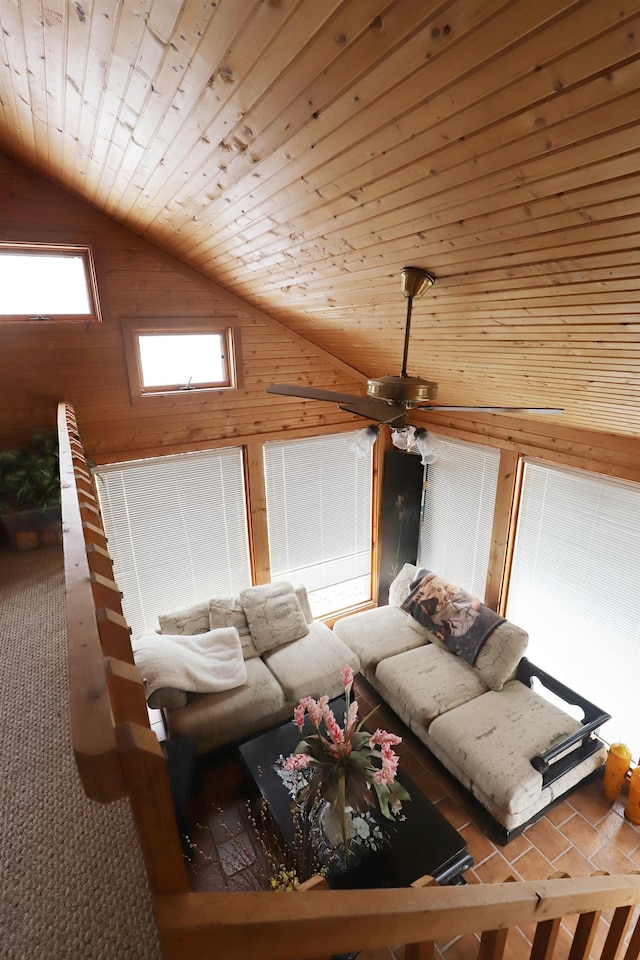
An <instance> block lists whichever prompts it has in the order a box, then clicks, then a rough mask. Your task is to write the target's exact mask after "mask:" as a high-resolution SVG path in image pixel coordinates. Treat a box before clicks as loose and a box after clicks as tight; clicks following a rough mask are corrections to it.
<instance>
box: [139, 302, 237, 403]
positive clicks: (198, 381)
mask: <svg viewBox="0 0 640 960" xmlns="http://www.w3.org/2000/svg"><path fill="white" fill-rule="evenodd" d="M236 333H237V331H234V330H232V328H231V327H224V328H220V327H217V326H214V324H213V323H212V321H211V320H192V319H191V320H188V321H185V323H184V325H182V324H180V325H179V324H178V323H176V321H175V320H125V321H123V334H124V341H125V353H126V357H127V368H128V373H129V385H130V390H131V398H132V400H133V401H134V402H135V401H136V400H138V399H140V398H141V397H148V396H153V395H158V394H164V393H181V394H189V393H191V392H192V391H201V390H224V389H229V388H232V387H235V386H236V376H235V370H236V362H235V361H236V357H235V351H237V336H236Z"/></svg>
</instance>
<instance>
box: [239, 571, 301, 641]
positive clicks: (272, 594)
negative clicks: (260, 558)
mask: <svg viewBox="0 0 640 960" xmlns="http://www.w3.org/2000/svg"><path fill="white" fill-rule="evenodd" d="M240 602H241V604H242V607H243V609H244V612H245V614H246V617H247V622H248V624H249V629H250V630H251V636H252V637H253V642H254V643H255V645H256V647H257V649H258V652H259V653H261V654H262V653H267V652H268V651H269V650H274V649H275V648H276V647H281V646H283V645H284V644H285V643H291V642H292V641H293V640H299V639H300V638H301V637H306V635H307V634H308V633H309V624H308V623H307V620H306V617H305V615H304V613H303V610H302V607H301V606H300V601H299V600H298V598H297V596H296V594H295V592H294V589H293V586H292V585H291V584H290V583H287V582H283V583H265V584H262V585H261V586H258V587H248V588H247V589H246V590H242V591H241V593H240Z"/></svg>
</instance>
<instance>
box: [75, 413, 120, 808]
mask: <svg viewBox="0 0 640 960" xmlns="http://www.w3.org/2000/svg"><path fill="white" fill-rule="evenodd" d="M72 424H75V417H74V416H73V411H72V410H71V409H70V408H69V407H67V405H66V404H60V405H59V407H58V444H59V451H60V487H61V502H62V529H63V545H64V575H65V584H66V619H67V642H68V663H69V699H70V703H69V707H70V712H71V740H72V744H73V752H74V755H75V759H76V765H77V768H78V773H79V774H80V779H81V781H82V786H83V789H84V791H85V793H86V794H87V796H88V797H91V799H93V800H98V801H100V802H102V803H109V802H110V801H112V800H117V799H119V798H120V797H124V796H125V795H126V792H127V790H126V785H125V782H124V779H123V776H122V771H121V768H120V761H119V758H118V748H117V744H116V735H115V729H114V724H113V715H112V712H111V702H110V698H109V691H108V689H107V681H106V676H105V672H104V668H103V663H102V658H103V654H102V647H101V644H100V634H99V632H98V627H97V623H96V616H95V603H94V601H93V596H92V593H91V589H90V571H89V563H88V560H87V552H86V546H85V541H84V536H83V531H82V520H81V515H80V500H79V495H78V491H77V488H76V479H75V464H74V456H77V454H74V453H72V449H71V436H70V429H72Z"/></svg>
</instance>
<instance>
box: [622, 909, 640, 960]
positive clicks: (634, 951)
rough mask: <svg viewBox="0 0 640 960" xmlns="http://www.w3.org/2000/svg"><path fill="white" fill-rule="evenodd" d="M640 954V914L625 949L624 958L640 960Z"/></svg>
mask: <svg viewBox="0 0 640 960" xmlns="http://www.w3.org/2000/svg"><path fill="white" fill-rule="evenodd" d="M639 956H640V916H639V917H638V919H637V920H636V925H635V927H634V928H633V933H632V934H631V937H630V938H629V944H628V946H627V949H626V951H625V955H624V960H638V957H639Z"/></svg>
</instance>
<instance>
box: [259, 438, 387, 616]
mask: <svg viewBox="0 0 640 960" xmlns="http://www.w3.org/2000/svg"><path fill="white" fill-rule="evenodd" d="M353 436H354V434H353V433H348V434H344V433H343V434H332V435H331V436H328V437H313V438H309V439H304V440H288V441H285V442H280V441H278V442H273V443H266V444H265V445H264V465H265V483H266V492H267V523H268V529H269V552H270V560H271V579H272V580H290V581H292V582H293V584H294V586H295V585H297V584H299V583H302V584H304V585H305V586H306V588H307V591H308V593H309V600H310V603H311V609H312V611H313V613H314V616H316V617H318V616H323V615H325V614H328V613H331V612H335V611H336V610H340V609H344V608H345V607H349V606H352V605H354V604H357V603H362V602H364V601H366V600H369V599H370V598H371V512H372V477H373V460H372V455H370V456H369V457H367V458H366V459H364V460H359V459H358V458H357V457H356V456H355V454H354V453H352V452H351V451H350V450H349V448H348V446H347V443H348V440H350V439H351V438H352V437H353Z"/></svg>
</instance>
